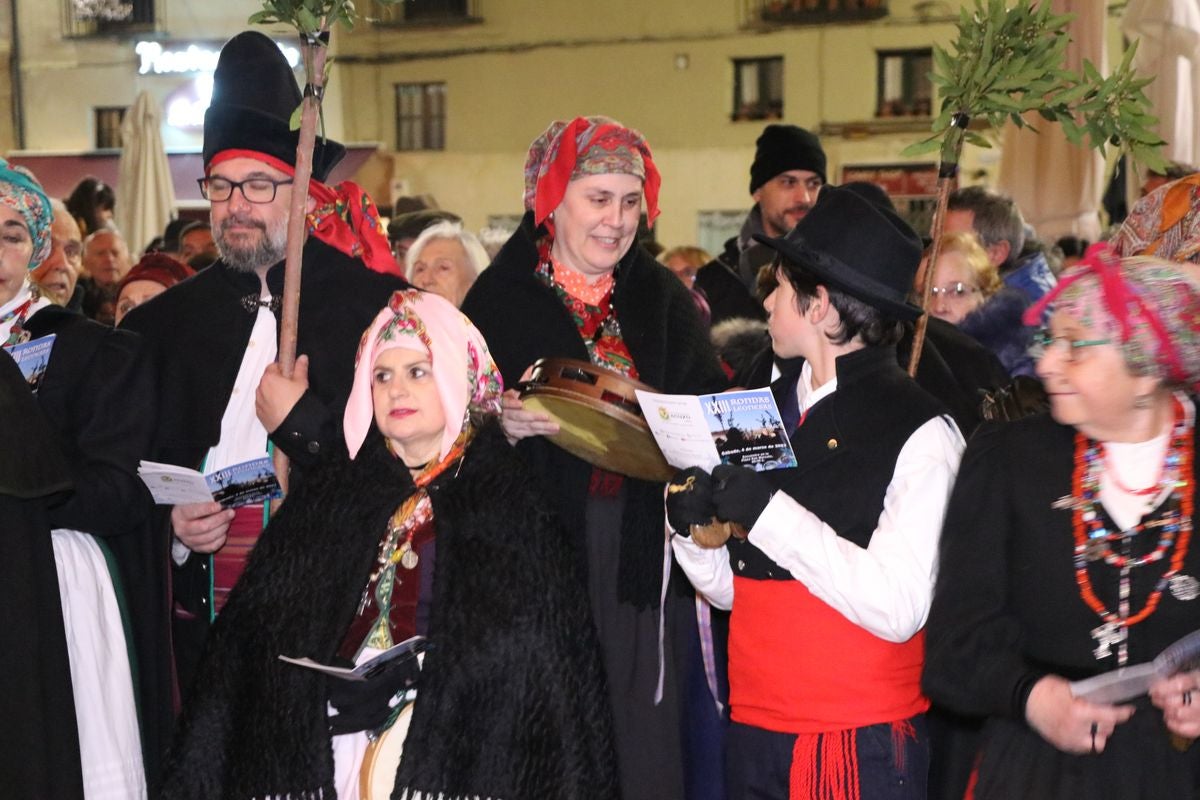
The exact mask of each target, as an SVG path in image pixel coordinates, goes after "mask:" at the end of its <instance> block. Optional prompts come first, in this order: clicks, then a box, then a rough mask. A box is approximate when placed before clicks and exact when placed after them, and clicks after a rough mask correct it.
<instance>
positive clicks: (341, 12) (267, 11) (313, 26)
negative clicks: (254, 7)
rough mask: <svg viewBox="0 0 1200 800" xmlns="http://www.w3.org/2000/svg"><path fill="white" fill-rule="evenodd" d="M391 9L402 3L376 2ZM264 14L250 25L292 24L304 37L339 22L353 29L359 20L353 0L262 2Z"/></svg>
mask: <svg viewBox="0 0 1200 800" xmlns="http://www.w3.org/2000/svg"><path fill="white" fill-rule="evenodd" d="M374 2H376V3H379V4H380V5H384V6H390V5H395V4H397V3H401V2H403V0H374ZM262 5H263V7H262V11H259V12H257V13H255V14H252V15H251V16H250V19H249V23H250V24H251V25H260V24H261V25H265V24H271V23H276V22H282V23H285V24H288V25H291V26H292V27H294V28H295V29H296V30H298V31H299V32H300V34H301V35H303V36H317V35H319V34H322V33H324V32H326V31H328V30H329V29H331V28H332V27H333V26H334V25H336V24H337V23H339V22H340V23H341V24H343V25H345V26H346V27H347V28H353V27H354V23H355V21H357V19H358V9H357V8H355V6H354V0H262Z"/></svg>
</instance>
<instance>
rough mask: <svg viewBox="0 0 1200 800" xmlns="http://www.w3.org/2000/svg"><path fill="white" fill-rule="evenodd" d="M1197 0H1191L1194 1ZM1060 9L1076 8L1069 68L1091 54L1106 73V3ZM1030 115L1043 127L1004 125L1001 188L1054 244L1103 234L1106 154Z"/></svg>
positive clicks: (1072, 0)
mask: <svg viewBox="0 0 1200 800" xmlns="http://www.w3.org/2000/svg"><path fill="white" fill-rule="evenodd" d="M1193 1H1194V0H1189V2H1193ZM1053 7H1054V12H1055V13H1056V14H1061V13H1070V14H1074V15H1075V18H1074V19H1072V20H1071V22H1070V24H1069V27H1068V28H1067V30H1068V32H1069V33H1070V35H1071V44H1070V45H1069V46H1068V47H1067V55H1066V64H1065V65H1064V66H1065V67H1066V68H1067V69H1070V70H1075V71H1078V72H1082V71H1083V61H1084V59H1085V58H1086V59H1087V60H1089V61H1091V62H1092V63H1093V64H1095V65H1096V68H1097V69H1099V70H1100V71H1101V72H1105V71H1106V69H1105V63H1104V62H1105V60H1106V59H1105V48H1104V44H1105V42H1104V24H1105V10H1104V4H1103V3H1097V2H1095V0H1053ZM1025 119H1026V120H1027V121H1028V122H1029V123H1030V124H1031V125H1033V126H1034V127H1035V128H1037V130H1038V131H1040V132H1039V133H1034V132H1033V131H1030V130H1029V129H1028V128H1023V129H1020V130H1018V129H1017V126H1016V125H1013V124H1012V123H1011V122H1010V123H1008V124H1007V125H1005V126H1004V146H1003V150H1002V152H1001V156H1000V175H999V179H998V183H999V188H1000V189H1001V190H1003V191H1005V192H1007V193H1008V194H1009V195H1011V196H1012V198H1013V199H1014V200H1016V201H1017V207H1018V208H1020V209H1021V212H1022V214H1024V216H1025V221H1026V222H1028V223H1029V224H1030V225H1032V226H1033V227H1034V229H1035V230H1036V231H1037V234H1038V238H1039V239H1041V240H1042V241H1043V242H1046V243H1047V244H1053V243H1054V242H1055V241H1056V240H1057V239H1058V238H1059V237H1061V236H1065V235H1067V234H1073V235H1075V236H1079V237H1081V238H1084V239H1087V240H1089V241H1092V242H1094V241H1096V239H1098V238H1099V236H1100V215H1099V214H1098V213H1097V209H1099V208H1100V198H1101V197H1102V196H1103V194H1104V159H1103V158H1102V157H1101V156H1100V154H1099V153H1098V152H1097V151H1095V150H1092V149H1091V148H1089V147H1087V146H1086V145H1076V144H1071V143H1070V142H1069V141H1067V137H1066V135H1065V134H1064V133H1063V132H1062V128H1060V127H1059V126H1058V125H1056V124H1053V123H1049V122H1047V121H1046V120H1044V119H1042V117H1041V116H1040V115H1038V114H1036V113H1029V114H1026V115H1025Z"/></svg>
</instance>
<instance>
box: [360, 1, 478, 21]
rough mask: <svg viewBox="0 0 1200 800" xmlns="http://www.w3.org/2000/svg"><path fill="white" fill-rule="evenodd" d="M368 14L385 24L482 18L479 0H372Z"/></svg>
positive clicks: (476, 19)
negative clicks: (389, 1)
mask: <svg viewBox="0 0 1200 800" xmlns="http://www.w3.org/2000/svg"><path fill="white" fill-rule="evenodd" d="M367 15H368V16H370V17H371V18H373V19H375V20H376V22H377V24H379V25H384V26H400V25H413V26H416V25H472V24H475V23H477V22H482V21H483V20H482V18H481V17H480V16H479V0H404V2H402V3H395V4H394V5H386V6H385V5H379V4H372V5H371V6H370V10H369V11H368V12H367Z"/></svg>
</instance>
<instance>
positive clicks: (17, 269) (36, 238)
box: [0, 160, 172, 800]
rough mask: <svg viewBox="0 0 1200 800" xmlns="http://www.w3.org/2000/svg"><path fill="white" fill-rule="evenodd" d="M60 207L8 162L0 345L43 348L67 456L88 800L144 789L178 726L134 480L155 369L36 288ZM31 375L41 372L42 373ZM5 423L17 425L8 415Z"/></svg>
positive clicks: (67, 560)
mask: <svg viewBox="0 0 1200 800" xmlns="http://www.w3.org/2000/svg"><path fill="white" fill-rule="evenodd" d="M53 217H54V212H53V209H52V208H51V205H50V201H49V199H48V198H47V197H46V195H45V193H44V192H43V191H42V188H41V186H40V185H39V184H38V182H37V180H36V179H35V178H34V177H33V176H32V175H31V174H30V173H29V172H27V171H25V170H23V169H21V168H20V167H14V166H12V165H9V164H8V163H7V162H4V161H3V160H0V237H2V238H0V243H2V244H3V247H0V346H4V347H5V348H6V349H8V350H9V352H10V353H12V354H14V355H16V354H19V353H20V352H22V350H25V351H26V352H28V348H31V347H32V348H35V349H41V348H48V352H49V358H48V362H47V363H46V366H45V369H44V371H42V372H41V373H40V377H39V378H38V379H37V381H36V400H37V404H38V407H39V408H40V410H41V411H42V413H43V414H44V415H45V417H46V419H47V420H48V421H49V423H50V426H51V428H52V429H53V430H54V432H55V434H56V437H55V442H54V443H48V446H57V447H59V448H61V450H62V452H63V455H64V456H65V457H66V460H67V463H68V464H70V466H71V481H72V484H73V488H72V491H71V492H70V493H69V494H66V495H63V496H61V497H57V498H55V499H54V500H53V501H52V502H50V503H48V507H47V520H48V522H49V524H50V528H51V529H50V531H49V532H48V535H49V536H50V537H51V540H52V543H53V545H54V553H55V560H56V562H57V568H58V576H59V587H58V588H59V592H60V594H61V599H62V606H63V617H64V622H65V628H66V635H67V647H68V652H69V657H70V667H71V679H72V684H73V687H72V688H73V692H74V695H75V710H76V715H77V718H78V724H79V744H80V755H81V760H82V771H83V772H82V774H83V784H84V789H85V792H86V796H87V797H88V798H89V800H93V799H94V798H139V797H145V796H146V782H147V781H146V779H147V775H149V776H150V777H151V779H153V776H154V774H155V769H156V766H157V763H158V759H157V753H158V748H159V745H160V741H161V739H162V737H163V736H164V735H165V732H166V730H167V729H168V727H169V725H170V719H171V714H172V708H171V683H170V667H169V662H168V657H167V630H166V624H167V609H166V604H165V603H163V602H162V601H161V598H162V597H163V596H164V592H165V587H164V583H163V570H162V568H161V564H162V563H163V562H162V561H160V560H159V559H158V558H157V557H156V556H158V555H162V556H163V557H164V558H165V549H164V548H165V546H164V547H159V548H156V547H155V543H154V540H153V537H151V536H150V532H149V529H148V527H147V525H146V519H147V516H148V512H149V510H150V508H151V506H150V496H149V494H148V493H147V491H146V488H145V486H144V485H143V484H142V482H141V481H140V480H139V479H138V477H137V464H138V459H139V458H141V457H142V456H143V455H144V454H145V453H146V452H147V450H148V447H149V442H150V434H151V426H152V425H153V423H154V408H153V405H152V403H151V402H150V401H149V400H148V399H147V398H149V397H150V396H151V388H150V387H151V386H152V385H153V375H152V374H150V373H149V372H148V371H147V370H146V368H145V365H144V364H143V363H142V361H141V358H140V356H141V339H140V338H139V337H138V336H137V335H136V334H132V333H129V332H126V331H116V330H113V329H112V328H109V327H107V326H104V325H100V324H98V323H95V322H92V321H91V320H88V319H85V318H84V317H82V316H80V315H79V314H77V313H74V312H72V311H68V310H67V309H65V308H62V307H60V306H56V305H53V304H52V303H50V301H49V300H47V299H46V298H43V297H41V296H40V295H39V293H38V290H37V289H36V288H35V287H34V285H33V284H32V283H31V280H30V274H31V272H32V270H33V269H35V268H36V267H37V266H38V265H39V264H40V263H41V261H42V260H43V259H45V258H46V257H47V255H48V254H49V252H50V246H51V242H50V226H51V223H52V221H53ZM34 374H37V373H36V371H35V373H34ZM4 424H21V423H20V421H19V420H16V421H14V420H5V421H4Z"/></svg>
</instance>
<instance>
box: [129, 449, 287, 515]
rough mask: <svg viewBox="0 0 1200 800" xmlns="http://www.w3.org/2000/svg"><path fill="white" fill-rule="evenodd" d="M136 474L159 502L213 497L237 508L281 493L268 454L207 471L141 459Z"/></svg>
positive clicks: (227, 505)
mask: <svg viewBox="0 0 1200 800" xmlns="http://www.w3.org/2000/svg"><path fill="white" fill-rule="evenodd" d="M138 477H139V478H141V479H142V483H144V484H146V487H147V488H148V489H149V490H150V494H151V495H153V496H154V502H155V503H158V504H159V505H179V504H182V503H207V502H210V501H212V500H216V501H217V502H218V503H220V504H221V505H223V506H225V508H237V507H239V506H246V505H251V504H253V503H264V502H266V501H268V500H274V499H276V498H278V497H282V496H283V492H282V490H281V489H280V487H279V479H278V478H277V477H276V476H275V466H274V465H273V464H272V463H271V459H270V457H269V456H266V457H263V458H256V459H254V460H253V461H246V462H243V463H241V464H234V465H233V466H232V467H227V468H225V469H219V470H217V471H216V472H213V473H211V474H209V475H203V474H201V473H199V472H197V471H196V470H194V469H188V468H187V467H177V466H175V465H174V464H159V463H157V462H155V461H143V462H141V463H140V464H139V465H138Z"/></svg>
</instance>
